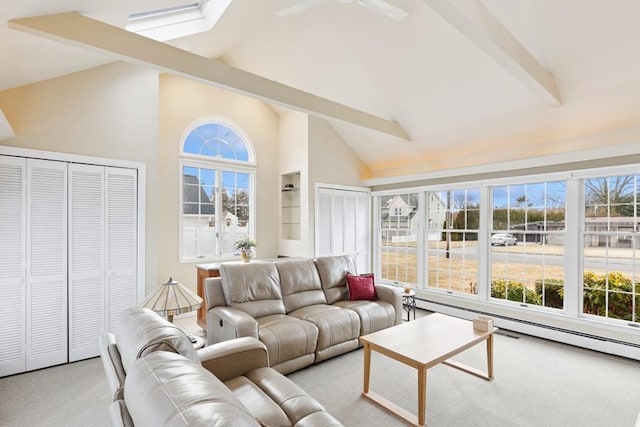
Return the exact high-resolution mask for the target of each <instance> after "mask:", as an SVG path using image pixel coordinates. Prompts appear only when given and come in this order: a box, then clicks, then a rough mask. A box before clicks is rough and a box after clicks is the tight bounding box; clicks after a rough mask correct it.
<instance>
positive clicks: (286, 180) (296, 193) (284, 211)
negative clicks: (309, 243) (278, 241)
mask: <svg viewBox="0 0 640 427" xmlns="http://www.w3.org/2000/svg"><path fill="white" fill-rule="evenodd" d="M281 178H282V179H281V185H282V197H281V199H280V236H281V237H282V238H283V239H288V240H300V172H299V171H296V172H291V173H287V174H284V175H282V177H281Z"/></svg>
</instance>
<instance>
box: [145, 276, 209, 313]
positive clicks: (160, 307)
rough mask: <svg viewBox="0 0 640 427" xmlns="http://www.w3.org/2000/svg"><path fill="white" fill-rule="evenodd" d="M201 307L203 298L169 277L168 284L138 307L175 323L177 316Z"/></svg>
mask: <svg viewBox="0 0 640 427" xmlns="http://www.w3.org/2000/svg"><path fill="white" fill-rule="evenodd" d="M201 305H202V298H200V297H199V296H198V295H196V294H194V293H193V292H192V291H191V290H189V289H187V288H186V287H185V286H184V285H183V284H182V283H180V282H176V281H175V280H173V278H171V277H169V281H168V282H166V283H163V284H162V285H160V286H159V287H158V289H156V290H155V291H154V292H153V293H152V294H151V295H149V296H148V297H146V298H145V299H144V301H142V302H141V303H140V304H139V305H138V306H139V307H145V308H149V309H151V310H153V311H155V312H156V313H158V314H159V315H161V316H166V317H167V318H168V319H169V321H170V322H173V316H175V315H176V314H182V313H188V312H190V311H193V310H196V309H197V308H198V307H200V306H201Z"/></svg>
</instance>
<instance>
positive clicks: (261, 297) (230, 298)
mask: <svg viewBox="0 0 640 427" xmlns="http://www.w3.org/2000/svg"><path fill="white" fill-rule="evenodd" d="M220 279H221V281H222V291H223V292H224V299H225V301H226V303H227V305H228V306H231V307H234V308H237V309H238V310H242V311H244V312H245V313H247V314H249V315H250V316H252V317H255V318H259V317H263V316H268V315H272V314H285V310H284V301H283V300H282V291H281V290H280V277H279V276H278V270H277V269H276V266H275V265H274V264H273V262H251V263H228V264H221V265H220Z"/></svg>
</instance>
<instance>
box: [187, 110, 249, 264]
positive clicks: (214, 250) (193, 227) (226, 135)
mask: <svg viewBox="0 0 640 427" xmlns="http://www.w3.org/2000/svg"><path fill="white" fill-rule="evenodd" d="M181 147H182V148H181V153H180V168H181V170H182V173H181V174H180V180H181V189H182V191H181V193H180V202H181V203H180V205H181V227H180V229H181V238H180V253H181V260H182V261H203V260H215V259H219V258H225V257H230V256H234V255H237V253H236V251H235V249H234V248H233V244H234V243H235V242H236V241H238V240H240V239H242V238H244V237H250V238H252V239H253V238H255V236H254V224H253V218H254V214H253V211H254V204H255V203H254V200H255V194H254V181H255V169H256V166H255V160H254V154H253V148H252V146H251V144H250V142H249V141H248V138H247V137H246V136H245V135H244V133H243V132H242V131H241V130H240V129H239V128H238V127H237V126H235V125H233V124H231V123H229V122H227V121H224V120H219V119H210V120H206V121H200V122H198V123H196V124H194V125H192V126H190V127H189V128H188V129H187V132H186V133H185V136H184V138H183V140H182V145H181Z"/></svg>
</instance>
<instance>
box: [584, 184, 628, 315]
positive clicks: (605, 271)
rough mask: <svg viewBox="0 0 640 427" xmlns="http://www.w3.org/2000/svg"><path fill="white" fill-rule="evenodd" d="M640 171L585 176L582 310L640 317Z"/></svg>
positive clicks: (594, 313)
mask: <svg viewBox="0 0 640 427" xmlns="http://www.w3.org/2000/svg"><path fill="white" fill-rule="evenodd" d="M639 199H640V176H638V175H621V176H608V177H597V178H589V179H585V180H584V222H583V228H582V229H583V242H584V248H583V254H584V258H583V289H582V312H583V314H586V315H594V316H601V317H606V318H611V319H622V320H626V321H631V322H639V321H640V264H639V262H638V256H639V255H640V254H639V253H638V248H639V247H640V233H639V232H640V227H639V223H640V218H639V217H640V212H639V209H640V204H639Z"/></svg>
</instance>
